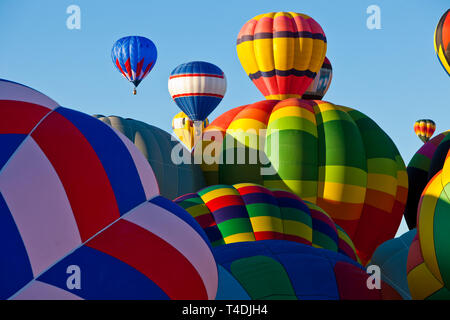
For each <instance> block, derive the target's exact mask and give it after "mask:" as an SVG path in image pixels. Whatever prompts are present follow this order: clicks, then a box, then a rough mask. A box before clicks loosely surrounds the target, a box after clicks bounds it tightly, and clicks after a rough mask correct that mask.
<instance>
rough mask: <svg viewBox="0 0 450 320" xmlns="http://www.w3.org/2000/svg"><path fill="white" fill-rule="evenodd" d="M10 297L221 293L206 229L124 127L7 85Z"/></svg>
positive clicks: (1, 158)
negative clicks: (174, 197)
mask: <svg viewBox="0 0 450 320" xmlns="http://www.w3.org/2000/svg"><path fill="white" fill-rule="evenodd" d="M0 114H1V116H0V145H1V148H0V150H1V152H0V239H1V241H0V252H1V255H0V265H1V266H2V267H1V272H0V284H1V285H0V298H1V299H213V298H214V297H215V295H216V290H217V267H216V264H215V261H214V258H213V255H212V252H211V247H210V244H209V242H208V239H207V237H206V235H205V234H204V232H203V230H201V228H200V227H199V226H198V225H197V224H196V223H195V221H194V219H193V218H192V217H191V216H190V215H189V214H188V213H187V212H186V211H184V210H183V209H181V208H180V207H179V206H177V205H175V204H174V203H173V202H171V201H169V200H167V199H165V198H163V197H161V196H159V190H158V183H157V181H156V179H155V175H154V173H153V171H152V168H151V167H150V165H149V163H148V162H147V160H146V159H145V158H144V156H143V155H142V154H141V153H140V152H139V150H138V149H137V148H136V147H135V146H134V145H133V143H132V142H131V141H130V140H128V139H127V138H126V137H125V136H124V135H122V134H121V133H120V132H118V131H117V130H115V129H113V128H111V127H110V126H108V125H106V124H105V123H103V122H101V121H99V120H97V119H95V118H94V117H92V116H90V115H86V114H83V113H81V112H78V111H75V110H71V109H68V108H64V107H61V106H60V105H59V104H58V103H56V102H55V101H53V100H52V99H50V98H48V97H46V96H45V95H43V94H41V93H39V92H37V91H35V90H33V89H31V88H28V87H26V86H23V85H20V84H18V83H14V82H10V81H6V80H0Z"/></svg>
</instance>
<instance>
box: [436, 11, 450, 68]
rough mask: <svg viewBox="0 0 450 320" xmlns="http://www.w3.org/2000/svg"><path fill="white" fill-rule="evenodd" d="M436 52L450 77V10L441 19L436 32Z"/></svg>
mask: <svg viewBox="0 0 450 320" xmlns="http://www.w3.org/2000/svg"><path fill="white" fill-rule="evenodd" d="M434 51H436V55H437V57H438V59H439V62H440V63H441V65H442V67H443V68H444V70H445V71H446V72H447V74H448V75H449V76H450V9H448V10H447V12H445V13H444V15H443V16H442V17H441V20H439V23H438V25H437V27H436V30H435V32H434Z"/></svg>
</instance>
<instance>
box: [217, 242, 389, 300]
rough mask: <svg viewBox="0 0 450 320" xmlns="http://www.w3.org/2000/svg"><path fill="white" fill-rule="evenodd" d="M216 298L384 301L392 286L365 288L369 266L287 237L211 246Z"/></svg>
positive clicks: (383, 285)
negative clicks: (216, 271) (216, 274)
mask: <svg viewBox="0 0 450 320" xmlns="http://www.w3.org/2000/svg"><path fill="white" fill-rule="evenodd" d="M213 250H214V256H215V258H216V261H217V263H218V267H219V288H218V292H217V297H216V299H217V300H235V299H252V300H381V299H383V298H384V296H385V292H387V291H389V290H390V289H391V288H390V286H389V285H388V284H386V283H384V282H381V289H373V290H370V289H368V287H367V281H368V274H367V273H366V271H365V269H364V268H363V267H362V266H361V265H360V264H358V263H357V262H355V261H354V260H352V259H350V258H348V257H347V256H345V255H342V254H340V253H336V252H332V251H329V250H326V249H319V248H313V247H311V246H308V245H305V244H301V243H298V242H292V241H286V240H262V241H253V242H238V243H231V244H227V245H223V246H219V247H216V248H214V249H213Z"/></svg>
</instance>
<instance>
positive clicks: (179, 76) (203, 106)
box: [168, 61, 227, 121]
mask: <svg viewBox="0 0 450 320" xmlns="http://www.w3.org/2000/svg"><path fill="white" fill-rule="evenodd" d="M168 86H169V93H170V95H171V96H172V99H173V100H174V101H175V103H176V104H177V106H178V107H179V108H180V109H181V111H183V112H184V113H185V114H186V115H187V116H188V117H189V119H191V120H192V121H204V120H205V119H206V117H208V115H209V114H210V113H211V112H212V111H213V110H214V109H215V108H216V107H217V105H218V104H219V103H220V101H222V98H223V96H224V95H225V91H226V89H227V81H226V78H225V74H224V73H223V71H222V70H221V69H220V68H219V67H218V66H216V65H214V64H212V63H209V62H203V61H192V62H188V63H183V64H181V65H179V66H178V67H176V68H175V69H174V70H173V71H172V73H171V74H170V77H169V83H168Z"/></svg>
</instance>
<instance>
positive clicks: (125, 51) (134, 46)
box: [111, 36, 157, 94]
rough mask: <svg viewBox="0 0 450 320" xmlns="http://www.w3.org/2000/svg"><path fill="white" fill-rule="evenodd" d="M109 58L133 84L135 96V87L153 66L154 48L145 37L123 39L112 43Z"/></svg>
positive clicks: (155, 52)
mask: <svg viewBox="0 0 450 320" xmlns="http://www.w3.org/2000/svg"><path fill="white" fill-rule="evenodd" d="M111 58H112V61H113V64H114V66H115V67H116V68H117V70H119V72H120V73H121V74H122V75H123V76H124V77H125V79H127V80H128V81H130V82H131V83H133V85H134V90H133V94H136V88H137V86H138V85H139V84H140V83H141V81H142V80H144V78H145V77H146V76H147V75H148V74H149V72H150V71H151V70H152V69H153V67H154V66H155V62H156V58H157V51H156V46H155V44H154V43H153V42H152V41H151V40H150V39H147V38H145V37H139V36H129V37H123V38H120V39H119V40H117V41H116V42H115V43H114V45H113V47H112V50H111Z"/></svg>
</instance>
